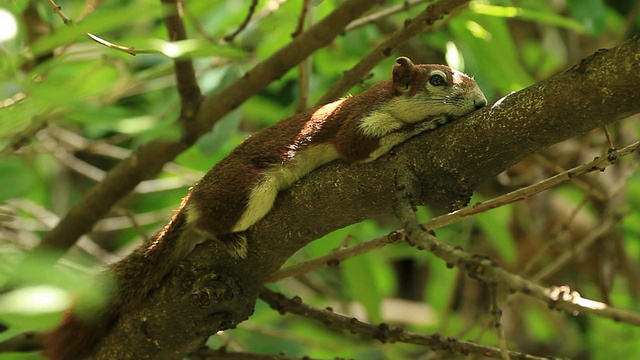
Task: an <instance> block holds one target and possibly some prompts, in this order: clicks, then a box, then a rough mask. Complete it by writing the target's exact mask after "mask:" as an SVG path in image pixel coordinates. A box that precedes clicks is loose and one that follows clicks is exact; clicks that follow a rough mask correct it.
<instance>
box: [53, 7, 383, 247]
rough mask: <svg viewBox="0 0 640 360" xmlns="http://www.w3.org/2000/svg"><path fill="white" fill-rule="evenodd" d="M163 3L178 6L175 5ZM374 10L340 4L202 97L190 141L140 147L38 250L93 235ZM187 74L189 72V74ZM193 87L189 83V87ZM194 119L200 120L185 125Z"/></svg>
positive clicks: (67, 244) (158, 142)
mask: <svg viewBox="0 0 640 360" xmlns="http://www.w3.org/2000/svg"><path fill="white" fill-rule="evenodd" d="M165 1H168V2H169V3H173V4H176V3H175V2H174V1H169V0H165ZM373 5H374V2H372V1H370V0H347V1H344V2H342V3H341V4H340V5H339V6H338V7H337V8H336V9H335V10H334V11H333V12H332V13H331V14H329V15H327V16H326V17H325V18H324V19H323V20H322V21H320V22H319V23H317V24H316V25H315V26H313V27H312V28H310V29H309V30H308V31H306V32H304V33H303V34H301V35H300V36H298V37H297V38H296V39H294V40H293V41H291V42H290V43H289V44H288V45H286V46H285V47H283V48H282V49H280V50H279V51H278V52H276V53H275V54H273V55H272V56H271V57H269V58H268V59H266V60H264V61H263V62H261V63H259V64H257V65H256V66H255V67H254V68H253V69H252V70H251V71H249V72H248V73H246V74H245V76H244V77H242V78H241V79H239V80H238V81H236V82H235V83H233V84H231V85H230V86H228V87H227V88H226V89H225V90H223V91H220V92H218V93H216V94H215V95H212V96H208V97H206V98H204V99H203V101H202V102H201V104H200V106H199V107H198V109H197V111H196V112H195V113H193V114H191V113H188V112H185V110H188V109H183V111H182V114H181V115H180V118H179V119H178V122H179V123H184V124H185V126H186V127H187V128H188V130H187V134H189V135H191V136H189V137H188V138H186V139H181V140H178V141H174V142H166V141H161V140H154V141H151V142H149V143H147V144H144V145H142V146H141V147H140V148H138V149H137V150H136V151H135V152H134V153H133V154H132V155H131V156H130V157H129V158H127V159H125V160H123V161H121V162H120V163H118V165H116V166H115V167H114V168H113V169H111V170H110V171H109V173H108V174H107V176H106V177H105V179H104V181H102V182H101V183H99V184H97V185H96V186H95V187H94V188H93V189H91V191H89V192H88V193H87V194H86V196H85V197H84V198H83V199H82V200H80V201H79V202H78V203H76V204H75V205H74V206H73V207H72V208H71V210H70V211H69V212H68V213H67V215H66V216H65V217H64V218H63V219H62V220H61V221H60V223H58V225H57V226H56V227H55V228H54V229H53V230H51V231H50V232H49V233H48V234H47V235H46V236H45V237H44V239H43V240H42V243H41V245H40V248H41V249H62V250H64V249H67V248H69V247H70V246H72V245H73V244H74V243H75V241H76V240H77V239H78V238H79V237H80V235H82V234H84V233H86V232H88V231H90V230H91V228H92V227H93V225H94V224H95V223H96V222H97V221H98V220H99V219H100V218H102V217H103V216H104V215H105V214H106V213H107V212H108V211H109V209H110V208H111V207H112V206H113V205H114V204H115V203H116V202H117V201H119V200H120V199H121V198H122V197H124V196H125V195H127V194H128V193H129V192H131V191H132V190H133V189H134V188H135V187H136V185H138V184H139V183H140V182H141V181H143V180H147V179H150V178H152V177H154V176H156V175H157V174H158V173H159V172H160V170H161V169H162V167H163V166H164V164H165V163H167V162H168V161H171V160H172V159H174V158H175V157H176V156H177V155H178V154H180V153H181V152H183V151H184V150H186V149H187V148H189V146H190V145H191V144H192V143H193V142H194V141H195V140H197V138H198V137H200V136H201V135H203V134H204V133H206V132H207V131H209V130H210V129H211V127H212V126H213V124H215V123H216V122H217V121H218V120H220V119H221V118H222V117H223V116H224V115H226V114H227V113H228V112H229V111H231V110H233V109H235V108H237V107H238V106H240V104H242V103H243V102H244V101H245V100H247V99H248V98H249V97H251V96H253V95H255V94H256V93H258V92H259V91H261V90H262V89H264V88H265V87H266V86H267V85H268V84H269V83H270V82H271V81H273V80H274V79H278V78H280V77H281V76H282V75H284V74H285V73H286V72H287V71H289V70H290V69H291V68H292V67H293V66H295V65H296V64H298V63H299V62H300V61H302V60H303V59H304V58H305V57H307V56H308V55H309V54H311V53H312V52H314V51H316V50H317V49H319V48H321V47H323V46H326V45H327V44H329V43H330V42H331V41H332V40H333V39H334V38H335V37H337V36H338V35H340V34H341V32H342V30H343V29H344V27H345V26H347V25H348V24H349V23H350V22H351V21H352V20H354V19H355V18H357V17H358V16H360V15H361V14H362V13H364V12H365V11H366V10H367V9H369V8H370V7H371V6H373ZM168 23H169V24H170V25H169V26H177V27H175V28H173V27H172V29H173V30H169V31H170V33H174V34H178V35H179V34H180V31H179V25H176V24H174V20H168ZM176 29H178V30H176ZM174 36H175V35H174ZM187 72H189V71H185V74H186V73H187ZM178 73H181V72H180V71H178ZM178 76H180V75H178ZM184 78H187V79H189V78H190V75H185V76H184ZM189 83H190V82H189V81H186V84H189ZM185 101H187V102H189V101H190V100H189V99H185ZM191 110H193V109H191ZM192 117H193V118H195V119H197V120H196V121H195V122H192V121H190V120H187V119H191V118H192Z"/></svg>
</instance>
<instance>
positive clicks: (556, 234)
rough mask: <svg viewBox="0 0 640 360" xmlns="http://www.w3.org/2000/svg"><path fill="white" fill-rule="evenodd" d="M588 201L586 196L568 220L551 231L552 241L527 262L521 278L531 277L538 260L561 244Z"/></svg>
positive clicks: (546, 242)
mask: <svg viewBox="0 0 640 360" xmlns="http://www.w3.org/2000/svg"><path fill="white" fill-rule="evenodd" d="M588 200H589V197H588V196H584V197H583V198H582V200H581V201H580V203H578V205H576V207H575V208H574V209H573V210H572V211H571V214H569V216H568V217H567V219H566V220H565V221H564V222H562V223H558V224H557V226H556V228H554V229H553V230H551V238H550V240H548V241H545V242H544V243H543V244H542V245H541V246H540V247H539V248H538V249H537V250H536V252H535V253H534V254H533V256H531V257H530V258H529V260H528V261H527V263H526V264H525V266H524V267H523V270H522V271H521V272H520V276H527V275H529V274H530V273H531V271H532V269H533V266H534V265H535V264H536V263H537V262H538V260H540V258H542V256H543V255H544V254H545V253H546V252H547V251H548V250H549V248H550V247H551V246H552V245H554V244H557V243H558V242H559V240H560V238H561V236H562V234H563V233H565V232H566V231H567V229H568V228H569V225H571V223H572V222H573V220H575V218H576V216H578V214H579V213H580V210H582V208H584V206H585V205H586V204H587V201H588Z"/></svg>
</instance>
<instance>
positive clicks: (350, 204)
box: [94, 36, 640, 359]
mask: <svg viewBox="0 0 640 360" xmlns="http://www.w3.org/2000/svg"><path fill="white" fill-rule="evenodd" d="M638 54H640V36H636V37H635V38H633V39H631V40H629V41H627V42H626V43H624V44H622V45H620V46H618V47H616V48H613V49H610V50H600V51H598V52H596V53H595V54H593V55H592V56H589V57H587V58H585V59H583V60H582V61H581V62H580V63H578V64H577V65H575V66H574V67H572V68H571V69H569V70H567V71H565V72H563V73H561V74H558V75H556V76H554V77H552V78H549V79H547V80H545V81H542V82H540V83H537V84H535V85H533V86H531V87H529V88H526V89H524V90H522V91H519V92H517V93H513V94H511V95H509V96H506V97H505V98H503V99H501V100H500V101H498V102H497V103H496V104H494V105H492V106H489V107H487V108H485V109H482V110H479V111H476V112H474V113H472V114H470V115H469V116H467V117H465V118H463V119H460V120H458V121H456V122H454V123H451V124H447V125H445V126H442V127H440V128H438V129H436V130H433V131H429V132H426V133H423V134H422V135H420V136H417V137H415V138H413V139H411V140H409V141H407V142H406V143H404V144H402V145H399V146H397V147H396V148H395V149H394V150H392V152H391V153H389V154H387V155H385V156H383V157H381V158H380V159H378V160H376V161H374V162H372V163H368V164H362V165H346V164H345V163H343V162H341V161H336V162H333V163H330V164H328V165H327V166H324V167H322V168H320V169H318V170H317V171H314V172H313V173H311V174H310V175H308V176H307V177H305V178H304V179H302V180H301V181H299V182H298V183H296V184H295V185H294V186H293V187H292V188H291V189H289V190H287V191H285V192H283V193H282V194H280V196H279V197H278V199H277V201H276V204H275V207H274V209H273V211H272V212H271V213H270V214H269V215H267V217H265V218H264V219H263V220H262V221H260V222H258V223H257V224H256V225H255V226H254V228H253V229H252V231H251V233H250V234H249V237H248V241H249V254H248V257H247V259H245V260H242V261H232V260H231V259H229V257H228V256H227V254H226V252H225V250H224V249H223V247H222V246H221V245H220V244H218V243H216V242H211V243H207V244H203V245H202V246H199V247H198V248H197V249H196V250H195V251H194V252H193V253H192V254H191V255H190V256H189V257H188V259H187V260H186V261H184V262H183V263H182V264H181V266H179V268H178V269H176V271H175V272H174V273H173V274H172V275H171V276H169V277H168V278H167V279H166V281H165V283H164V284H163V285H162V286H161V287H160V288H159V289H158V290H157V291H155V292H154V293H153V294H151V296H149V298H148V301H146V302H145V303H144V304H142V306H140V307H139V308H137V309H131V312H129V313H127V314H125V315H123V316H122V317H121V318H120V319H119V321H118V322H117V323H116V325H115V326H114V328H113V330H112V331H111V333H110V334H109V336H108V337H107V338H106V339H105V340H104V341H103V342H102V343H101V344H100V346H99V347H98V348H97V349H96V352H95V353H94V355H95V357H94V358H96V359H107V358H113V357H114V356H116V357H117V358H121V359H125V358H131V359H143V358H162V359H179V358H182V357H183V356H184V355H185V354H188V353H189V352H190V351H193V350H195V349H196V348H197V347H198V346H199V345H200V344H202V343H204V342H205V341H206V339H207V337H208V336H209V335H210V334H213V333H215V332H216V331H219V330H222V329H226V328H231V327H234V326H235V325H237V323H239V322H241V321H243V320H244V319H246V318H248V317H249V316H250V315H251V313H252V311H253V310H252V309H253V306H254V304H255V301H256V298H257V296H258V292H259V290H260V287H261V285H262V283H263V281H264V279H266V278H267V277H268V276H269V275H270V274H271V273H272V272H274V271H276V270H277V269H278V268H280V266H281V265H282V264H283V263H284V262H285V261H286V260H287V259H288V258H289V257H290V256H291V255H292V254H293V253H294V252H296V251H297V250H299V249H300V248H302V247H303V246H305V245H306V244H307V243H309V242H311V241H313V240H315V239H317V238H319V237H321V236H322V235H324V234H327V233H329V232H331V231H333V230H336V229H339V228H341V227H344V226H346V225H349V224H353V223H355V222H358V221H361V220H364V219H367V218H371V217H373V216H376V215H379V214H381V213H386V212H390V211H391V209H392V206H393V203H394V200H395V193H396V191H395V189H396V186H398V185H403V184H406V183H407V182H412V184H418V185H419V187H417V188H419V189H421V193H420V194H413V195H414V197H415V199H416V201H417V202H418V203H421V204H427V205H446V206H449V207H457V206H461V205H464V204H466V202H467V201H468V199H469V197H470V195H471V193H472V192H473V190H474V189H476V188H477V187H478V186H479V185H480V184H482V183H483V182H485V181H487V180H489V179H491V178H492V177H493V176H495V175H497V174H499V173H500V172H502V171H504V170H506V169H507V168H509V167H510V166H511V165H513V164H514V163H516V162H518V161H519V160H521V159H523V158H524V157H526V156H528V155H531V154H533V153H536V152H538V151H540V150H542V149H544V148H546V147H548V146H550V145H553V144H555V143H558V142H560V141H563V140H565V139H569V138H571V137H574V136H577V135H580V134H583V133H585V132H588V131H590V130H592V129H596V128H598V127H601V126H604V125H606V124H609V123H612V122H615V121H617V120H620V119H623V118H626V117H629V116H631V115H633V114H637V113H640V75H639V70H638V69H640V56H639V55H638ZM372 179H375V181H372Z"/></svg>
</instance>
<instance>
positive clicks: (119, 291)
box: [44, 195, 204, 360]
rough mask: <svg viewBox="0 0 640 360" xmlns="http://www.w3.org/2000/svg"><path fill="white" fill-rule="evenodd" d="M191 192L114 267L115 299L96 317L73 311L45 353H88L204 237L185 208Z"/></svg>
mask: <svg viewBox="0 0 640 360" xmlns="http://www.w3.org/2000/svg"><path fill="white" fill-rule="evenodd" d="M188 198H189V195H187V196H186V197H185V198H184V199H182V203H181V204H180V210H179V211H178V212H177V213H176V214H175V215H174V216H173V217H172V218H171V220H170V221H169V223H167V225H165V226H164V228H163V229H162V230H161V231H160V232H158V234H157V235H156V236H155V237H153V238H151V239H150V240H149V241H148V242H147V243H145V244H144V245H143V246H141V247H139V248H137V249H136V250H135V251H134V252H132V253H131V254H130V255H128V256H127V257H126V258H124V259H122V260H121V261H118V262H116V263H114V264H113V265H111V266H110V268H109V269H108V272H109V273H110V274H111V275H112V276H113V277H114V280H115V281H116V285H115V291H114V293H113V296H112V300H111V301H110V302H109V305H107V308H106V309H105V310H104V311H103V312H102V313H101V314H100V315H98V316H97V317H95V318H93V319H85V318H84V317H82V318H80V317H78V316H76V315H74V314H73V311H72V310H69V311H68V312H67V314H66V315H65V317H64V318H63V320H62V322H61V323H60V325H59V326H58V327H57V328H56V329H55V330H53V331H52V332H51V333H49V334H47V336H46V340H45V352H44V354H45V356H47V357H49V358H50V359H52V360H77V359H81V358H83V357H85V356H86V355H88V354H89V353H90V351H91V349H93V347H94V346H95V345H96V343H97V342H98V341H99V340H100V339H102V338H103V337H104V336H105V335H106V334H107V332H108V331H109V329H110V328H111V326H112V325H113V324H114V322H115V321H116V320H117V319H118V317H119V316H120V314H121V312H122V310H123V309H128V308H132V307H134V306H136V305H137V304H138V303H140V301H141V300H142V299H144V298H145V297H146V296H147V295H148V294H149V293H150V292H151V291H152V290H153V289H155V288H156V287H158V286H159V285H160V283H161V282H162V279H163V278H164V277H165V276H167V275H168V274H169V273H170V272H171V270H172V269H173V268H174V267H175V266H176V265H177V264H178V262H180V260H182V259H184V258H185V257H186V256H187V255H188V254H189V253H190V252H191V251H192V250H193V248H194V247H195V246H196V245H197V244H198V243H199V242H201V241H203V240H204V238H203V236H202V235H200V234H198V233H197V232H196V231H193V230H192V229H190V228H189V227H188V226H185V224H186V216H185V215H184V212H183V211H182V209H183V207H184V204H185V203H186V201H187V200H188Z"/></svg>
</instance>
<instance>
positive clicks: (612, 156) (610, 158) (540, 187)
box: [424, 141, 640, 229]
mask: <svg viewBox="0 0 640 360" xmlns="http://www.w3.org/2000/svg"><path fill="white" fill-rule="evenodd" d="M638 149H640V141H636V142H634V143H633V144H631V145H628V146H626V147H624V148H622V149H620V150H615V151H611V152H610V153H608V154H607V155H606V156H600V157H596V158H595V159H594V160H593V161H591V162H588V163H586V164H583V165H580V166H576V167H574V168H572V169H569V170H567V171H565V172H562V173H560V174H557V175H555V176H552V177H550V178H548V179H546V180H543V181H540V182H539V183H536V184H533V185H530V186H527V187H524V188H521V189H518V190H515V191H512V192H510V193H508V194H505V195H502V196H499V197H497V198H494V199H491V200H487V201H484V202H478V203H476V204H474V205H473V206H469V207H466V208H464V209H460V210H457V211H454V212H452V213H449V214H446V215H442V216H439V217H437V218H434V219H431V220H429V221H428V222H427V223H425V224H424V225H425V226H427V227H428V228H429V229H435V228H438V227H442V226H445V225H449V224H451V223H454V222H456V221H460V220H462V219H465V218H468V217H470V216H473V215H476V214H479V213H481V212H485V211H487V210H489V209H494V208H497V207H500V206H503V205H506V204H510V203H513V202H516V201H519V200H523V199H526V198H528V197H531V196H533V195H535V194H538V193H541V192H542V191H545V190H548V189H550V188H552V187H554V186H557V185H559V184H562V183H564V182H567V181H570V180H572V179H573V178H575V177H577V176H580V175H584V174H586V173H589V172H592V171H604V169H605V168H606V167H607V166H609V165H612V164H614V163H615V162H616V161H617V160H618V159H619V158H621V157H623V156H627V155H629V154H631V153H633V152H635V151H636V150H638Z"/></svg>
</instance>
